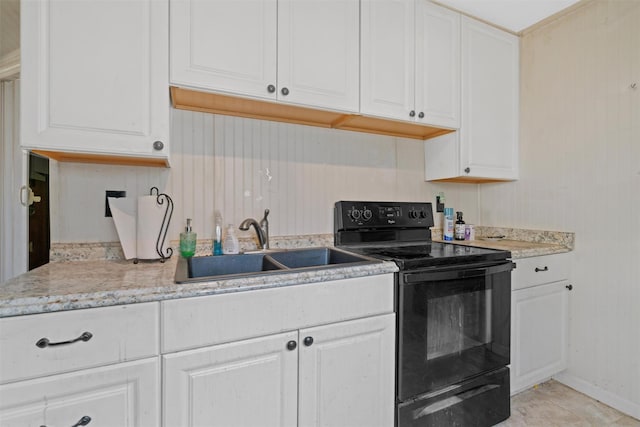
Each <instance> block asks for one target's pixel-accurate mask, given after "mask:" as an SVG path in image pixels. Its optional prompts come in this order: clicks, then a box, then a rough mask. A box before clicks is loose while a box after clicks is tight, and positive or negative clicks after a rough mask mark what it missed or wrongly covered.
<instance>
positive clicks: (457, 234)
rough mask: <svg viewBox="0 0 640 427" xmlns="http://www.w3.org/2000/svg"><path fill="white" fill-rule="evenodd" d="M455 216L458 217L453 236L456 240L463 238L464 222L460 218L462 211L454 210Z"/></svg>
mask: <svg viewBox="0 0 640 427" xmlns="http://www.w3.org/2000/svg"><path fill="white" fill-rule="evenodd" d="M456 216H457V217H458V219H457V221H456V225H455V228H454V232H453V236H454V238H455V239H456V240H464V229H465V224H464V221H463V220H462V212H456Z"/></svg>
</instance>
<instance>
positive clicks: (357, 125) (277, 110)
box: [171, 86, 453, 140]
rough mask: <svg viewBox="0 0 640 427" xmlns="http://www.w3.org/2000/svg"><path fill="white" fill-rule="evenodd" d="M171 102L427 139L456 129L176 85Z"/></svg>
mask: <svg viewBox="0 0 640 427" xmlns="http://www.w3.org/2000/svg"><path fill="white" fill-rule="evenodd" d="M171 103H172V105H173V107H174V108H177V109H180V110H190V111H199V112H204V113H213V114H222V115H227V116H237V117H247V118H252V119H261V120H271V121H276V122H284V123H294V124H302V125H309V126H318V127H324V128H333V129H342V130H349V131H354V132H364V133H373V134H380V135H390V136H397V137H402V138H411V139H418V140H425V139H429V138H433V137H436V136H440V135H444V134H447V133H449V132H453V130H452V129H442V128H437V127H432V126H424V125H420V124H416V123H409V122H401V121H395V120H389V119H383V118H378V117H367V116H361V115H359V114H350V113H340V112H335V111H325V110H318V109H314V108H308V107H301V106H295V105H289V104H281V103H277V102H270V101H262V100H257V99H248V98H240V97H236V96H230V95H223V94H218V93H211V92H199V91H195V90H190V89H184V88H179V87H175V86H172V87H171Z"/></svg>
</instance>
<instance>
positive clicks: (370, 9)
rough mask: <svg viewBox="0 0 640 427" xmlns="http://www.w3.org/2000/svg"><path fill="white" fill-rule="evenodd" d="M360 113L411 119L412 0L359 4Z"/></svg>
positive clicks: (413, 32)
mask: <svg viewBox="0 0 640 427" xmlns="http://www.w3.org/2000/svg"><path fill="white" fill-rule="evenodd" d="M361 8H362V12H361V16H362V19H361V22H362V31H361V34H362V35H361V39H362V40H361V52H360V55H361V59H360V63H361V71H360V79H361V80H360V87H361V93H360V112H361V113H363V114H369V115H372V116H381V117H388V118H392V119H398V120H411V117H410V116H409V113H410V112H411V110H414V109H415V107H414V105H415V96H416V95H415V86H416V85H415V55H416V51H415V19H416V17H415V0H385V1H378V0H363V1H362V3H361Z"/></svg>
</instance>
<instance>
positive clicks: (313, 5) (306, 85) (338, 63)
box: [278, 0, 360, 112]
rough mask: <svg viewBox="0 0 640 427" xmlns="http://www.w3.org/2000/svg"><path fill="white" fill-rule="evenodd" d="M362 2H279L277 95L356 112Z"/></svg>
mask: <svg viewBox="0 0 640 427" xmlns="http://www.w3.org/2000/svg"><path fill="white" fill-rule="evenodd" d="M359 49H360V2H358V1H353V0H330V1H326V0H280V1H279V2H278V99H279V100H281V101H284V102H288V103H294V104H302V105H310V106H315V107H321V108H330V109H333V110H343V111H352V112H357V111H358V103H359V92H360V91H359V86H358V81H359V69H360V68H359V67H360V57H359V51H360V50H359Z"/></svg>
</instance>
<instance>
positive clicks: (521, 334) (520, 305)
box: [511, 281, 569, 394]
mask: <svg viewBox="0 0 640 427" xmlns="http://www.w3.org/2000/svg"><path fill="white" fill-rule="evenodd" d="M567 286H569V283H568V282H567V281H561V282H555V283H551V284H546V285H542V286H534V287H531V288H527V289H521V290H517V291H514V292H513V294H512V301H511V305H512V307H511V310H512V316H511V319H512V325H511V330H512V334H511V336H512V338H511V354H512V356H511V393H512V394H513V393H517V392H518V391H521V390H523V389H525V388H527V387H530V386H532V385H534V384H536V383H538V382H540V381H544V380H546V379H547V378H549V377H551V376H552V375H553V374H556V373H558V372H560V371H562V370H563V369H565V368H566V367H567V345H568V325H569V290H568V289H567Z"/></svg>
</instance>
